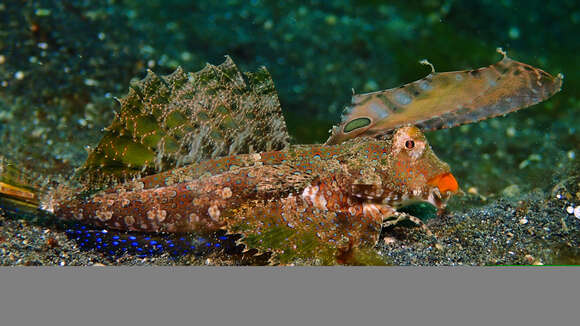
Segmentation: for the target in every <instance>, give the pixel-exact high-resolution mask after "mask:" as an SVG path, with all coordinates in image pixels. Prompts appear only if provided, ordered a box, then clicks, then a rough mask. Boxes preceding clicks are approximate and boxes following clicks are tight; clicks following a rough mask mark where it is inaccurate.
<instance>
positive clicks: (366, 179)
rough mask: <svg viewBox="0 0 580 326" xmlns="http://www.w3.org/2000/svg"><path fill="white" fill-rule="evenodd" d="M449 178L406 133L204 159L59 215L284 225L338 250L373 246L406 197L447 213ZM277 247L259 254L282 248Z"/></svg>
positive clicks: (119, 223) (166, 227)
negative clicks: (444, 184) (445, 183)
mask: <svg viewBox="0 0 580 326" xmlns="http://www.w3.org/2000/svg"><path fill="white" fill-rule="evenodd" d="M442 175H451V174H450V170H449V166H448V165H447V164H446V163H444V162H442V161H440V160H439V159H438V158H437V157H436V155H435V154H434V153H433V151H432V150H431V148H430V146H429V145H428V143H427V141H426V139H425V136H424V135H423V134H422V133H421V131H420V130H419V129H417V128H416V127H404V128H401V129H398V130H397V131H396V132H395V133H394V134H393V135H392V137H390V138H389V139H386V140H376V139H369V138H359V139H355V140H351V141H348V142H346V143H344V144H341V145H337V146H324V145H313V146H291V147H290V148H289V149H288V150H286V151H273V152H264V153H260V154H246V155H235V156H227V157H223V158H220V159H217V160H208V161H204V162H201V163H198V164H193V165H191V166H187V167H184V168H180V169H174V170H172V171H168V172H165V173H161V174H158V175H152V176H148V177H144V178H141V179H137V180H134V181H131V182H128V183H126V184H122V185H120V186H117V187H114V188H111V189H107V190H104V191H101V192H98V193H96V194H93V195H91V196H88V197H82V196H76V197H73V198H72V199H69V200H64V201H61V202H59V203H57V204H56V208H55V215H56V216H58V217H59V218H63V219H68V220H78V221H82V222H85V223H90V224H94V225H97V226H102V227H106V228H111V229H118V230H129V231H145V232H192V231H194V232H200V233H209V232H213V231H216V230H219V229H225V230H226V231H228V232H230V233H238V232H239V233H242V234H244V235H246V236H250V235H252V234H254V233H256V232H258V233H262V232H268V230H269V228H270V227H276V226H279V225H284V227H285V228H289V229H295V228H297V229H305V230H306V231H305V232H307V231H308V232H310V231H312V232H313V233H314V234H316V236H317V237H318V238H319V239H322V240H323V241H324V242H325V243H333V244H334V245H335V246H338V244H340V243H343V242H344V241H346V242H347V243H349V246H353V245H354V246H357V247H358V246H360V245H363V246H365V245H371V244H374V243H375V242H376V241H377V239H378V235H379V233H380V229H381V225H382V223H383V219H385V218H387V217H390V216H392V215H393V214H396V208H397V206H398V205H400V204H401V203H403V202H405V201H413V200H421V201H429V202H431V203H433V204H434V205H436V206H438V207H439V208H443V207H444V206H445V202H446V200H447V199H448V198H449V196H450V195H451V194H453V193H455V192H456V191H457V190H458V189H457V187H455V188H453V187H452V188H450V189H444V190H445V191H441V189H440V188H441V185H439V184H437V183H435V184H434V183H433V182H432V180H434V179H437V177H439V176H442ZM451 178H452V177H451ZM453 180H454V179H453ZM248 226H251V231H249V230H248V229H247V227H248ZM256 234H257V233H256ZM345 239H347V240H345ZM271 247H272V246H271ZM271 247H267V248H260V249H263V250H269V249H272V250H274V251H275V246H273V247H272V248H271Z"/></svg>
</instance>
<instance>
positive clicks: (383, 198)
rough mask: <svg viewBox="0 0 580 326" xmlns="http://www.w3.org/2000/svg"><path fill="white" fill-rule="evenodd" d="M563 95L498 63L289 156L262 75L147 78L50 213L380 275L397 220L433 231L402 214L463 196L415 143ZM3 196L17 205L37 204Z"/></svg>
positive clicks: (541, 77)
mask: <svg viewBox="0 0 580 326" xmlns="http://www.w3.org/2000/svg"><path fill="white" fill-rule="evenodd" d="M561 84H562V77H561V76H560V75H558V76H557V77H552V76H550V75H549V74H547V73H545V72H543V71H541V70H539V69H537V68H533V67H531V66H529V65H526V64H523V63H520V62H516V61H513V60H511V59H509V58H508V57H507V56H506V55H505V54H504V58H503V59H502V60H501V61H500V62H498V63H496V64H494V65H492V66H489V67H487V68H482V69H477V70H473V71H459V72H446V73H435V72H432V73H431V74H430V75H428V76H427V77H425V78H423V79H421V80H419V81H416V82H413V83H410V84H406V85H404V86H401V87H399V88H395V89H389V90H386V91H381V92H375V93H369V94H361V95H355V96H354V97H353V101H352V104H351V106H350V107H349V110H348V111H347V113H346V115H345V118H344V121H343V122H342V123H341V124H340V125H339V126H337V127H335V128H334V129H333V131H332V135H331V137H330V138H329V140H328V141H327V142H326V144H325V145H290V141H289V139H290V137H289V135H288V133H287V131H286V126H285V123H284V120H283V118H282V114H281V109H280V105H279V102H278V99H277V96H276V92H275V89H274V85H273V82H272V80H271V78H270V76H269V74H268V72H267V71H266V70H265V69H264V68H262V69H260V70H259V71H258V72H255V73H242V72H240V71H239V70H238V69H237V67H236V66H235V65H234V63H233V61H232V60H231V59H230V58H229V57H226V61H225V62H224V63H223V64H222V65H220V66H212V65H207V66H206V67H205V68H204V69H203V70H201V71H199V72H197V73H190V74H187V73H185V72H183V71H182V70H181V69H177V70H176V71H175V72H174V73H173V74H171V75H168V76H163V77H162V76H157V75H155V74H154V73H152V72H149V73H148V75H147V76H146V78H145V79H144V80H142V81H140V82H138V83H135V84H134V85H132V86H131V89H130V91H129V94H128V95H127V96H126V97H124V98H122V99H120V100H118V102H119V104H120V110H119V112H118V114H117V116H116V118H115V119H114V121H113V123H112V124H111V126H110V127H108V128H107V129H106V131H105V135H104V137H103V139H102V140H101V142H100V143H99V145H98V146H97V147H96V148H95V149H94V150H92V151H91V152H90V154H89V158H88V159H87V162H86V163H85V164H84V165H83V167H82V168H81V169H79V171H78V172H77V179H78V180H80V181H81V182H82V183H84V185H83V186H82V187H78V188H71V187H70V186H61V187H59V188H57V189H54V190H52V191H51V192H50V196H49V197H47V198H46V199H44V200H43V203H42V205H43V207H44V208H45V209H46V210H49V211H51V212H53V213H54V215H55V216H56V217H57V218H60V219H65V220H76V221H80V222H83V223H88V224H92V225H97V226H100V227H103V228H106V229H109V230H127V231H139V232H145V233H151V232H153V233H155V232H169V233H189V232H195V233H200V234H210V233H212V232H216V231H219V230H224V231H225V232H226V233H227V234H239V235H241V236H242V237H241V239H240V240H239V241H240V242H241V243H243V244H244V245H245V246H246V248H255V249H257V250H258V251H259V252H269V253H272V262H273V263H281V264H289V263H292V262H294V261H296V260H297V259H302V260H307V261H316V262H319V263H323V264H336V263H342V264H380V263H381V262H382V260H381V259H380V257H379V256H378V254H377V253H376V252H375V251H374V248H373V247H374V246H375V244H376V243H377V241H378V240H379V235H380V233H381V229H382V228H385V227H389V226H393V225H395V224H397V223H398V222H400V221H402V220H411V221H413V222H415V223H416V224H418V225H420V226H422V227H423V228H425V226H424V225H423V223H422V222H421V221H420V220H419V219H418V218H416V217H414V216H411V215H409V214H406V213H401V212H398V211H397V209H398V208H400V207H401V206H403V205H406V204H408V203H411V202H417V201H419V202H428V203H430V204H432V205H433V206H435V207H436V208H438V210H439V212H441V211H442V210H443V209H444V208H445V205H446V202H447V200H448V199H449V198H450V197H451V196H452V195H453V194H456V193H457V192H458V191H459V186H458V184H457V181H456V180H455V178H454V177H453V175H452V174H451V171H450V168H449V166H448V165H447V164H446V163H444V162H442V161H441V160H440V159H438V158H437V156H436V155H435V154H434V152H433V151H432V149H431V147H430V146H429V144H428V142H427V140H426V138H425V136H424V134H423V133H422V131H421V129H424V130H430V129H438V128H443V127H451V126H455V125H459V124H463V123H467V122H473V121H478V120H481V119H485V118H488V117H491V116H495V115H500V114H506V113H508V112H511V111H514V110H517V109H519V108H522V107H526V106H529V105H532V104H534V103H537V102H540V101H542V100H544V99H546V98H548V97H550V96H551V95H553V94H554V93H556V92H557V91H558V90H559V89H560V87H561ZM6 189H8V190H6V191H3V195H4V196H5V197H6V196H11V197H12V198H13V199H14V198H16V199H18V198H19V197H22V196H24V197H26V196H31V195H30V194H31V193H32V192H29V193H26V194H24V193H18V192H17V191H16V190H15V188H14V187H13V188H6ZM27 202H28V203H30V198H28V199H27ZM425 229H426V228H425ZM427 231H428V230H427Z"/></svg>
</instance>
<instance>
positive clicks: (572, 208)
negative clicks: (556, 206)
mask: <svg viewBox="0 0 580 326" xmlns="http://www.w3.org/2000/svg"><path fill="white" fill-rule="evenodd" d="M578 207H580V206H578ZM566 212H568V214H573V213H574V207H572V206H568V207H566Z"/></svg>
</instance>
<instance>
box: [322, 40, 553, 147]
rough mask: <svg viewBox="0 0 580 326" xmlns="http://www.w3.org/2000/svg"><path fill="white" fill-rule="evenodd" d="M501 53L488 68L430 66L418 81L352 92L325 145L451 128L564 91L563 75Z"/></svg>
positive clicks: (501, 113) (508, 110)
mask: <svg viewBox="0 0 580 326" xmlns="http://www.w3.org/2000/svg"><path fill="white" fill-rule="evenodd" d="M498 52H499V53H501V54H502V55H503V58H502V59H501V60H500V61H499V62H497V63H495V64H493V65H491V66H488V67H485V68H479V69H475V70H463V71H452V72H442V73H436V72H435V69H434V67H433V66H432V65H431V69H432V72H431V73H430V74H429V75H427V76H426V77H425V78H422V79H420V80H417V81H414V82H412V83H409V84H405V85H403V86H400V87H397V88H391V89H387V90H384V91H378V92H373V93H367V94H358V95H354V96H353V97H352V103H351V105H350V106H349V107H347V108H346V110H345V114H344V116H343V120H342V123H340V124H339V125H338V126H335V127H334V128H333V130H332V134H331V136H330V138H329V139H328V140H327V141H326V144H328V145H332V144H338V143H341V142H343V141H345V140H347V139H351V138H354V137H359V136H373V137H379V136H382V135H384V134H386V133H388V132H389V131H391V130H393V129H395V128H398V127H401V126H404V125H408V124H413V125H416V126H418V127H419V128H421V129H422V130H424V131H429V130H436V129H442V128H451V127H455V126H458V125H462V124H466V123H470V122H476V121H479V120H484V119H487V118H491V117H495V116H498V115H504V114H507V113H509V112H513V111H516V110H519V109H522V108H525V107H528V106H530V105H533V104H536V103H539V102H541V101H543V100H545V99H547V98H549V97H550V96H552V95H554V94H555V93H557V92H558V91H560V88H561V87H562V79H563V76H562V75H561V74H558V75H557V76H556V77H553V76H552V75H550V74H548V73H546V72H544V71H542V70H540V69H538V68H534V67H532V66H530V65H527V64H525V63H521V62H518V61H514V60H512V59H510V58H509V57H508V56H507V55H506V53H505V52H503V51H502V50H501V49H498ZM424 62H425V63H426V64H429V63H428V62H427V61H424Z"/></svg>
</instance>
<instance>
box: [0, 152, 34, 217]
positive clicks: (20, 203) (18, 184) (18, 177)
mask: <svg viewBox="0 0 580 326" xmlns="http://www.w3.org/2000/svg"><path fill="white" fill-rule="evenodd" d="M30 176H31V174H30V173H28V172H27V171H25V170H24V169H22V168H20V167H17V166H16V165H15V164H13V163H11V162H9V161H8V159H6V158H5V157H2V156H0V212H4V213H6V214H8V215H18V216H25V217H32V216H35V215H37V214H38V213H40V208H39V207H40V196H41V194H42V190H41V189H42V188H41V186H40V185H39V184H37V183H36V182H35V181H34V179H33V178H32V177H30Z"/></svg>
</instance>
